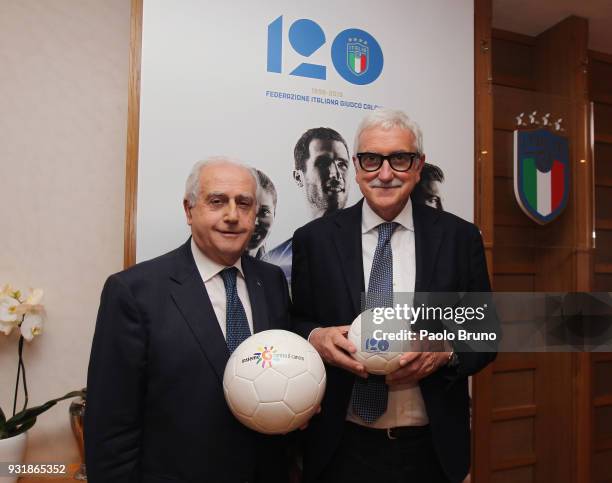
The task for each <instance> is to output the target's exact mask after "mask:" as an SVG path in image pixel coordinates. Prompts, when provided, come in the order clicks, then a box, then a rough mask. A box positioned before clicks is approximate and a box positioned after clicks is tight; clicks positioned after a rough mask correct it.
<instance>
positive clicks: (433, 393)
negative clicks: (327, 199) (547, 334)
mask: <svg viewBox="0 0 612 483" xmlns="http://www.w3.org/2000/svg"><path fill="white" fill-rule="evenodd" d="M362 203H363V200H361V201H360V202H359V203H357V204H356V205H354V206H352V207H350V208H347V209H344V210H340V211H338V212H336V213H333V214H331V215H329V216H326V217H323V218H319V219H316V220H314V221H312V222H310V223H308V224H307V225H305V226H303V227H302V228H300V229H298V230H297V231H296V232H295V234H294V235H293V268H292V290H291V291H292V295H293V309H292V317H293V319H294V320H293V323H294V328H295V330H296V332H298V333H299V334H300V335H302V336H303V337H308V334H309V333H310V331H311V330H312V329H314V328H315V327H322V326H323V327H326V326H337V325H346V324H350V323H351V322H352V321H353V320H354V318H355V317H356V316H357V315H358V314H359V313H360V304H361V294H362V292H364V291H365V283H364V275H363V256H362V249H361V213H362ZM412 210H413V220H414V232H415V251H416V286H415V292H488V291H489V290H490V285H489V277H488V273H487V265H486V260H485V255H484V249H483V245H482V239H481V236H480V232H479V231H478V229H477V228H476V227H475V226H474V225H473V224H471V223H468V222H467V221H464V220H462V219H461V218H458V217H457V216H455V215H452V214H450V213H446V212H443V211H439V210H435V209H433V208H431V207H429V206H425V205H419V204H416V203H413V204H412ZM458 356H459V361H460V362H459V366H458V367H457V368H456V369H455V368H453V369H451V368H448V367H443V368H441V369H440V370H438V371H436V372H435V373H433V374H431V375H430V376H428V377H426V378H424V379H422V380H421V381H420V383H419V385H420V387H421V391H422V394H423V399H424V401H425V406H426V409H427V414H428V416H429V421H430V427H431V432H432V437H433V442H434V446H435V448H436V451H437V453H438V456H439V459H440V462H441V464H442V467H443V468H444V470H445V472H446V474H447V476H448V477H449V478H450V479H451V481H461V480H462V479H463V478H464V477H465V475H466V474H467V472H468V469H469V464H470V422H469V398H468V386H467V376H468V375H470V374H474V373H475V372H477V371H479V370H480V369H482V368H483V367H484V366H486V365H487V364H488V363H490V362H491V361H492V360H493V359H494V358H495V353H491V352H489V353H475V352H471V353H470V352H461V353H458ZM326 369H327V378H328V379H327V391H326V394H325V397H324V400H323V404H322V411H321V413H320V414H319V415H318V416H315V418H314V419H313V420H312V421H311V423H310V425H309V428H308V430H307V432H306V435H305V448H304V451H305V453H304V476H305V479H306V481H317V477H318V476H319V475H320V474H321V472H322V471H323V470H324V468H325V466H326V465H327V464H328V462H329V461H330V460H331V458H332V455H333V453H334V451H335V450H336V448H337V446H338V444H339V442H340V439H341V436H342V431H343V427H344V421H345V419H346V413H347V409H348V405H349V402H350V397H351V391H352V387H353V382H354V378H355V376H353V375H352V374H351V373H349V372H347V371H344V370H342V369H339V368H337V367H332V366H326Z"/></svg>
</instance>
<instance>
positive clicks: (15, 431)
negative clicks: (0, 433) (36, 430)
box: [5, 417, 36, 438]
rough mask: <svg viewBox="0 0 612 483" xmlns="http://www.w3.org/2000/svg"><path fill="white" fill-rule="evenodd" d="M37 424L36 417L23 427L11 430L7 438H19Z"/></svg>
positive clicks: (24, 423)
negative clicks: (18, 436) (19, 435)
mask: <svg viewBox="0 0 612 483" xmlns="http://www.w3.org/2000/svg"><path fill="white" fill-rule="evenodd" d="M35 422H36V417H33V418H30V419H27V420H25V421H24V422H23V423H21V425H19V426H15V427H12V428H10V431H7V433H6V436H5V437H6V438H12V437H13V436H17V435H18V434H21V433H25V432H26V431H27V430H28V429H30V428H31V427H32V426H34V423H35Z"/></svg>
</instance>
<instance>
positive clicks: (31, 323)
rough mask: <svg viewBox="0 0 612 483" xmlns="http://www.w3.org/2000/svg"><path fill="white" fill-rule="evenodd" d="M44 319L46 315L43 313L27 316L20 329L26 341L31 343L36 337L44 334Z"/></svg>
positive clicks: (38, 312)
mask: <svg viewBox="0 0 612 483" xmlns="http://www.w3.org/2000/svg"><path fill="white" fill-rule="evenodd" d="M44 318H45V314H44V312H43V311H37V312H33V313H28V314H26V316H25V318H24V320H23V322H22V323H21V327H20V329H21V335H22V336H23V338H24V339H25V340H27V341H28V342H30V341H31V340H32V339H33V338H34V336H37V335H40V334H41V333H42V329H43V323H44Z"/></svg>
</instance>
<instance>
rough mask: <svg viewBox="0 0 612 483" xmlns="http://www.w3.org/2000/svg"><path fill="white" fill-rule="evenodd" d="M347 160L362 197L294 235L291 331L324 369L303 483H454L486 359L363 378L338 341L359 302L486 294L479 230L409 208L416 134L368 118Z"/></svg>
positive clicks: (405, 364) (387, 116)
mask: <svg viewBox="0 0 612 483" xmlns="http://www.w3.org/2000/svg"><path fill="white" fill-rule="evenodd" d="M355 145H356V149H355V156H354V157H353V162H354V165H355V169H356V179H357V183H358V184H359V187H360V189H361V192H362V193H363V196H364V200H361V201H360V202H359V203H357V204H356V205H354V206H352V207H350V208H348V209H345V210H341V211H338V212H336V213H334V214H332V215H329V216H327V217H324V218H320V219H317V220H314V221H312V222H310V223H309V224H307V225H306V226H304V227H302V228H300V229H298V230H297V231H296V232H295V234H294V236H293V268H292V270H293V276H292V294H293V307H294V314H295V317H296V330H297V331H298V332H299V333H300V334H302V335H303V336H304V337H309V340H310V342H311V343H312V344H313V345H314V346H315V347H316V348H317V350H318V351H319V353H320V354H321V356H322V357H323V358H324V359H325V361H326V362H327V364H328V372H327V375H328V385H327V388H328V389H327V392H326V395H325V398H324V400H323V404H322V412H321V414H320V416H318V417H316V418H315V419H314V420H313V421H312V422H311V424H310V428H309V430H308V431H307V434H306V442H305V443H306V444H305V455H304V475H305V479H306V481H316V482H339V481H342V482H343V481H347V482H348V481H350V482H352V483H355V482H361V481H368V482H369V481H394V482H400V481H401V482H407V483H408V482H427V483H434V482H448V481H452V482H460V481H462V480H463V478H464V477H465V476H466V474H467V473H468V469H469V465H470V436H469V431H470V429H469V402H468V385H467V376H468V375H470V374H474V373H475V372H477V371H479V370H480V369H482V368H483V367H484V366H485V365H487V364H488V363H489V362H491V361H492V360H493V358H494V356H495V354H494V353H476V352H457V353H455V352H454V350H453V347H448V349H449V350H447V351H440V352H410V353H405V354H404V355H403V356H402V360H401V366H402V367H400V369H398V370H397V371H396V372H394V373H392V374H390V375H388V376H387V377H386V380H385V379H381V378H377V377H373V376H369V377H367V374H366V372H365V370H364V366H363V365H362V364H360V363H359V362H357V361H356V360H355V359H353V358H352V357H351V356H350V353H351V352H354V351H355V350H356V348H355V347H354V346H353V344H351V343H350V342H349V341H348V340H347V338H346V337H345V334H346V331H347V329H348V325H346V324H350V323H351V321H352V320H353V319H354V318H355V317H356V316H357V315H358V314H359V313H360V312H361V310H362V307H361V302H360V301H361V294H362V293H363V292H365V291H366V290H367V292H368V293H372V294H387V295H389V294H391V295H392V294H393V292H455V291H456V292H464V291H467V292H469V291H473V292H485V291H488V290H490V287H489V278H488V274H487V267H486V261H485V256H484V250H483V245H482V240H481V237H480V233H479V231H478V229H477V228H476V227H475V226H474V225H473V224H471V223H468V222H466V221H464V220H462V219H460V218H458V217H456V216H454V215H452V214H449V213H445V212H442V211H439V210H435V209H432V208H430V207H428V206H424V205H419V204H416V203H414V204H413V203H412V202H411V200H410V193H411V191H412V190H413V188H414V186H415V185H416V183H417V182H418V181H419V175H420V172H421V169H422V166H423V163H424V161H425V155H424V154H423V146H422V136H421V131H420V129H419V127H418V125H417V124H416V123H414V122H412V121H411V120H410V119H409V118H408V117H407V116H406V115H405V114H404V113H402V112H399V111H391V110H380V111H375V112H373V113H372V114H370V115H369V116H368V117H366V118H365V119H364V120H363V122H362V123H361V125H360V127H359V129H358V131H357V135H356V139H355Z"/></svg>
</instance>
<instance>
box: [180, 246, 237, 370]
mask: <svg viewBox="0 0 612 483" xmlns="http://www.w3.org/2000/svg"><path fill="white" fill-rule="evenodd" d="M190 241H191V240H188V241H187V243H186V244H185V245H183V250H182V251H181V254H180V256H179V263H178V266H177V271H176V273H174V274H173V275H172V276H171V278H172V279H173V280H174V281H175V282H176V284H175V286H174V288H173V289H172V290H171V295H172V298H173V299H174V302H175V303H176V305H177V307H178V309H179V310H180V312H181V314H182V315H183V317H184V318H185V321H186V322H187V325H188V326H189V328H190V329H191V332H192V333H193V335H194V337H195V338H196V340H197V341H198V344H199V345H200V348H201V349H202V352H203V353H204V355H205V356H206V358H207V359H208V360H209V361H210V363H211V365H212V366H213V368H214V369H215V372H216V373H217V375H218V376H219V378H220V379H221V380H223V372H224V371H225V365H226V364H227V360H228V359H229V350H228V348H227V344H226V342H225V338H224V337H223V332H222V331H221V327H219V321H218V320H217V316H216V315H215V311H214V310H213V307H212V304H211V302H210V298H209V297H208V293H207V292H206V288H205V286H204V282H203V281H202V278H201V277H200V273H199V272H198V269H197V267H196V264H195V261H194V259H193V255H192V253H191V245H190Z"/></svg>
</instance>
